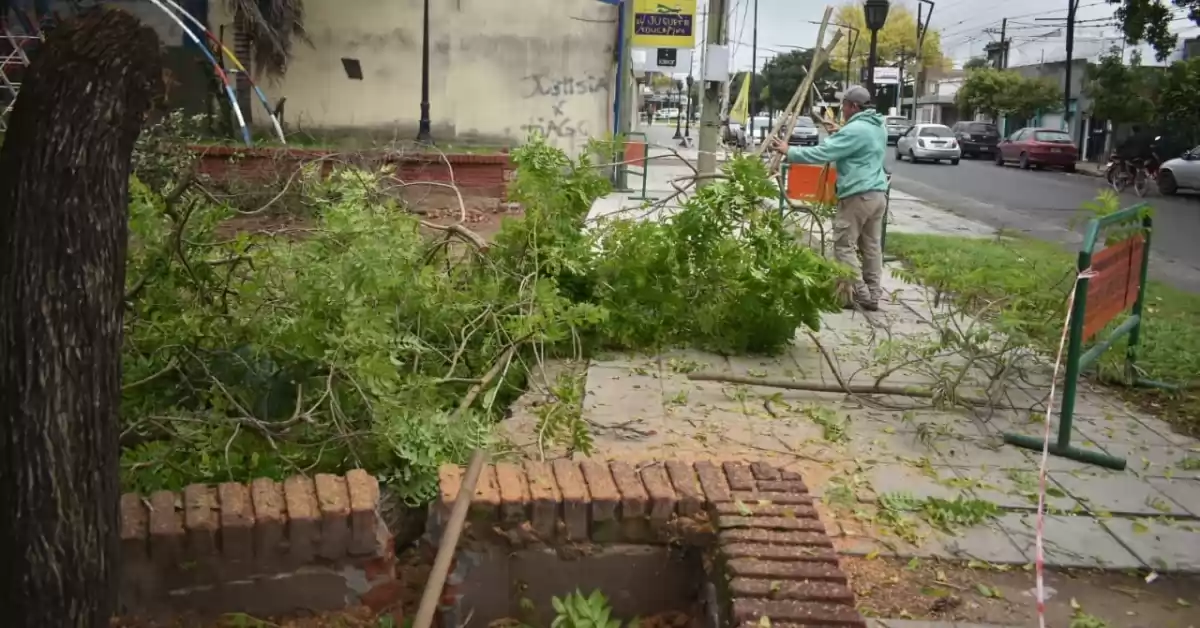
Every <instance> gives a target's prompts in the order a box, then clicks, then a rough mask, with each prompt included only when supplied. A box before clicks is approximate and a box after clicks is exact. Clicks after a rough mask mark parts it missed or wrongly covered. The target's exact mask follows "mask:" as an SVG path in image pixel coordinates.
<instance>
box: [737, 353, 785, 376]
mask: <svg viewBox="0 0 1200 628" xmlns="http://www.w3.org/2000/svg"><path fill="white" fill-rule="evenodd" d="M728 360H729V372H730V373H732V374H734V375H737V376H738V377H748V378H751V379H782V380H785V381H792V380H799V376H800V368H799V366H798V365H797V364H796V362H795V361H794V360H792V359H791V357H790V356H789V355H788V354H784V355H783V356H781V357H767V356H729V358H728Z"/></svg>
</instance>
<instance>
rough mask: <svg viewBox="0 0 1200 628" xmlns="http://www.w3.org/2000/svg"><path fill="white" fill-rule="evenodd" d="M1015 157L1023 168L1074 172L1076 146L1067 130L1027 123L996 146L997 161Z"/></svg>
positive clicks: (1076, 153) (1077, 155)
mask: <svg viewBox="0 0 1200 628" xmlns="http://www.w3.org/2000/svg"><path fill="white" fill-rule="evenodd" d="M1010 161H1015V162H1017V163H1018V164H1019V165H1020V166H1021V168H1022V169H1024V170H1029V169H1030V168H1045V167H1047V166H1049V167H1052V168H1062V169H1063V171H1064V172H1075V163H1076V162H1078V161H1079V148H1078V147H1076V146H1075V141H1074V140H1072V139H1071V136H1070V135H1068V134H1067V133H1066V131H1060V130H1058V129H1038V128H1033V127H1027V128H1024V129H1018V130H1017V132H1016V133H1013V134H1012V135H1010V136H1008V138H1006V139H1005V140H1004V141H1002V142H1000V143H999V144H998V145H997V146H996V165H997V166H1003V165H1004V164H1006V163H1008V162H1010Z"/></svg>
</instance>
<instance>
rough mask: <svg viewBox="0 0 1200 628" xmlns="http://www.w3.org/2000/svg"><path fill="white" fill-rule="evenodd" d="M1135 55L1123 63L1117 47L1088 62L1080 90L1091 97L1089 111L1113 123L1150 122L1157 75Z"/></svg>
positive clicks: (1155, 99) (1155, 97) (1152, 115)
mask: <svg viewBox="0 0 1200 628" xmlns="http://www.w3.org/2000/svg"><path fill="white" fill-rule="evenodd" d="M1140 61H1141V60H1140V59H1139V58H1138V57H1137V56H1136V55H1135V56H1134V58H1133V62H1132V63H1130V64H1129V65H1125V63H1124V61H1123V60H1122V58H1121V54H1120V51H1119V50H1114V51H1112V52H1111V53H1109V54H1107V55H1104V56H1103V57H1101V58H1100V62H1099V63H1095V64H1089V65H1088V67H1087V70H1086V71H1085V72H1084V81H1083V93H1084V94H1086V95H1087V96H1088V98H1089V99H1091V101H1092V106H1091V115H1092V116H1093V117H1095V118H1099V119H1101V120H1109V121H1111V122H1113V123H1114V124H1126V123H1133V122H1150V121H1151V120H1153V119H1154V116H1155V115H1156V114H1157V112H1156V111H1155V104H1156V101H1157V88H1158V85H1157V80H1156V79H1157V77H1156V76H1155V75H1154V73H1153V72H1152V71H1151V70H1150V69H1149V68H1146V67H1143V66H1142V64H1141V62H1140Z"/></svg>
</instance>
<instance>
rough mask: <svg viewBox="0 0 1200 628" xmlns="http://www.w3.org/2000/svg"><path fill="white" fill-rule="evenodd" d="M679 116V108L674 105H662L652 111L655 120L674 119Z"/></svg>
mask: <svg viewBox="0 0 1200 628" xmlns="http://www.w3.org/2000/svg"><path fill="white" fill-rule="evenodd" d="M678 117H679V110H678V109H676V108H675V107H663V108H662V109H659V110H658V111H655V112H654V119H655V120H674V119H675V118H678Z"/></svg>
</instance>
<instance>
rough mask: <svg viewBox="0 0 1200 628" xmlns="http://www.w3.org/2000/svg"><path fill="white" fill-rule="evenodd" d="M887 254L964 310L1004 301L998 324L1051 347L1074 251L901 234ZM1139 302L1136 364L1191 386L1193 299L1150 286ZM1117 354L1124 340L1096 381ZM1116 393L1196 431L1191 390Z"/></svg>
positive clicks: (1199, 408) (1199, 324) (1196, 342)
mask: <svg viewBox="0 0 1200 628" xmlns="http://www.w3.org/2000/svg"><path fill="white" fill-rule="evenodd" d="M888 252H889V253H892V254H895V255H897V256H898V257H900V258H901V259H903V260H904V261H905V263H906V264H907V265H908V268H909V269H910V271H911V272H912V273H913V274H914V275H915V276H916V278H917V279H919V280H920V281H921V282H922V283H923V284H925V285H927V286H931V287H937V288H939V289H941V290H942V291H943V292H946V293H948V294H950V295H953V297H952V298H954V299H955V301H956V302H958V303H959V304H961V305H964V306H965V307H972V306H973V305H974V304H979V303H981V302H983V301H987V300H995V299H998V298H1001V297H1007V298H1008V299H1009V306H1008V307H1007V308H1006V309H1005V310H1003V311H1002V312H1001V313H1000V314H998V317H999V319H1000V327H1002V328H1013V329H1017V330H1018V331H1019V332H1021V333H1024V334H1027V335H1028V337H1029V338H1030V340H1031V341H1032V342H1033V344H1035V345H1037V346H1038V348H1040V349H1042V350H1044V351H1047V352H1049V353H1051V354H1052V353H1054V351H1055V350H1056V349H1057V345H1058V338H1059V333H1060V329H1061V327H1060V326H1061V325H1062V317H1063V316H1064V315H1065V313H1066V311H1065V308H1066V298H1067V294H1068V292H1069V290H1070V287H1071V283H1070V282H1071V279H1072V277H1073V273H1074V268H1075V259H1076V256H1075V255H1074V254H1072V253H1069V252H1067V251H1064V250H1062V249H1061V248H1059V247H1058V246H1057V245H1054V244H1051V243H1047V242H1042V241H1039V240H1031V239H1027V238H1009V237H1005V238H997V239H994V240H981V239H975V238H961V237H954V236H941V235H923V234H909V233H894V234H888ZM1147 298H1148V300H1147V309H1146V321H1145V323H1144V325H1143V327H1142V342H1141V350H1140V352H1139V356H1138V366H1140V367H1141V368H1142V369H1144V370H1145V371H1146V374H1147V376H1148V377H1150V378H1152V379H1157V380H1162V381H1166V382H1171V383H1176V384H1192V383H1193V380H1195V378H1196V375H1197V373H1200V295H1194V294H1189V293H1186V292H1183V291H1181V290H1177V289H1175V288H1172V287H1170V286H1167V285H1164V284H1162V283H1159V282H1156V281H1151V282H1150V284H1149V285H1148V286H1147ZM1118 322H1119V321H1118ZM1101 336H1102V337H1103V333H1102V334H1101ZM1124 355H1125V342H1124V341H1120V342H1118V343H1117V344H1116V345H1114V346H1113V347H1112V348H1111V349H1109V350H1108V351H1107V352H1106V353H1105V356H1104V357H1103V358H1102V359H1101V361H1100V364H1099V365H1098V369H1099V371H1098V374H1099V375H1100V377H1101V378H1102V379H1108V378H1110V377H1111V376H1115V375H1119V374H1120V373H1121V364H1122V363H1123V360H1124ZM1120 390H1121V391H1122V392H1123V393H1124V394H1126V395H1127V396H1130V397H1131V398H1135V399H1137V400H1139V401H1141V402H1143V403H1147V404H1150V405H1152V408H1151V409H1152V410H1153V412H1155V413H1156V414H1160V415H1163V416H1164V418H1167V419H1169V420H1172V421H1174V422H1175V423H1176V424H1177V425H1179V426H1180V427H1181V428H1182V429H1183V430H1184V431H1185V432H1188V433H1191V434H1197V433H1200V395H1198V394H1197V392H1196V391H1195V390H1190V391H1186V392H1183V393H1179V394H1175V395H1170V396H1168V395H1165V394H1163V393H1161V392H1156V391H1143V390H1134V389H1126V388H1121V389H1120Z"/></svg>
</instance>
